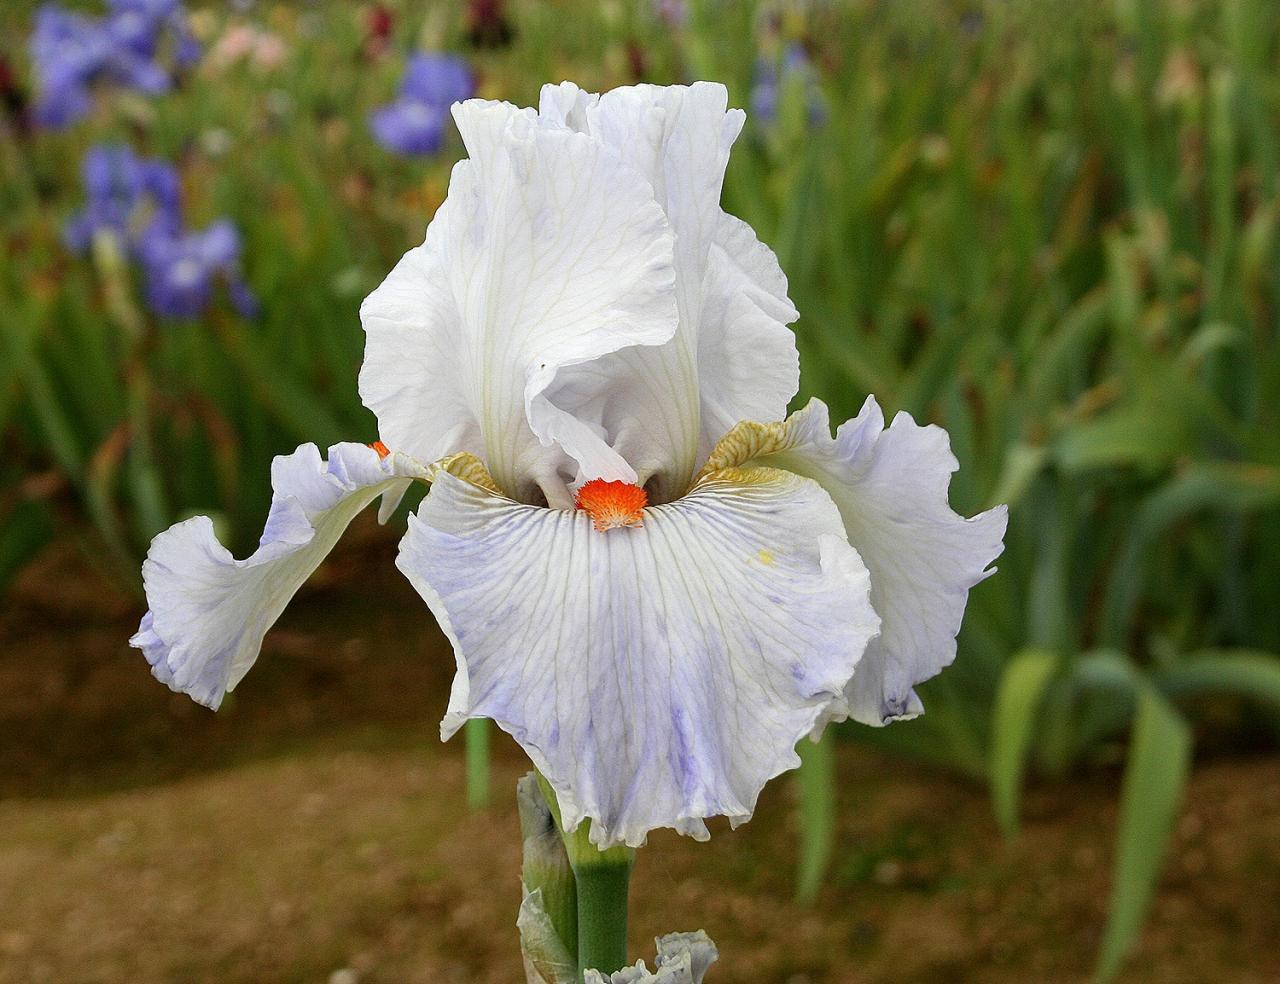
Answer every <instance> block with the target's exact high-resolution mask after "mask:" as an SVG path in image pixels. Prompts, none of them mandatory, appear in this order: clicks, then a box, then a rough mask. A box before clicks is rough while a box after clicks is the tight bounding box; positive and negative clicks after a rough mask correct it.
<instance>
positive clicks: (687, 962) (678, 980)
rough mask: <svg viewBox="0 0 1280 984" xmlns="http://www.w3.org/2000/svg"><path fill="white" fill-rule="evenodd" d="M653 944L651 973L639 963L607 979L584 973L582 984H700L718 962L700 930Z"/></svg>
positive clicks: (717, 954)
mask: <svg viewBox="0 0 1280 984" xmlns="http://www.w3.org/2000/svg"><path fill="white" fill-rule="evenodd" d="M657 944H658V961H657V966H656V967H655V969H654V971H653V973H649V968H648V967H646V966H645V963H644V961H643V960H640V961H638V962H637V963H636V964H635V965H634V966H632V967H623V968H622V969H621V970H619V971H617V972H615V973H614V974H612V975H609V976H605V975H604V974H601V973H600V972H599V971H595V970H588V971H587V972H586V976H585V978H584V980H585V984H702V979H703V978H704V977H705V976H706V973H707V969H708V968H709V967H710V966H711V965H712V964H713V963H715V962H716V960H718V959H719V958H720V952H719V951H718V950H717V949H716V945H715V944H714V943H712V942H711V939H710V937H708V936H707V934H706V933H704V932H702V931H701V930H699V931H698V932H696V933H671V934H670V935H668V936H660V937H659V938H658V940H657Z"/></svg>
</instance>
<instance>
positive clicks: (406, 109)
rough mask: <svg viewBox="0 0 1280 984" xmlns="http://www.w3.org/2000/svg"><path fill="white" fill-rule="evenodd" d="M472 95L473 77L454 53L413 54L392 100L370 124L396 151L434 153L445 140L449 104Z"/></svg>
mask: <svg viewBox="0 0 1280 984" xmlns="http://www.w3.org/2000/svg"><path fill="white" fill-rule="evenodd" d="M474 94H475V79H474V77H473V76H472V74H471V69H470V67H469V66H468V65H467V63H466V61H465V60H464V59H462V58H460V57H458V56H456V55H445V54H423V53H419V54H415V55H411V56H410V57H409V60H408V62H407V63H406V65H405V71H404V78H403V80H402V81H401V83H400V92H399V94H398V95H397V96H396V98H395V100H394V101H393V102H391V103H389V104H388V105H386V106H383V107H382V108H381V109H378V110H376V111H375V112H374V113H373V115H372V116H370V118H369V126H370V128H371V129H372V130H373V135H374V136H375V137H376V138H377V140H378V142H379V143H380V144H382V146H384V147H386V148H387V149H388V150H391V151H394V152H395V153H397V154H434V153H436V152H437V151H439V150H440V145H441V143H443V141H444V134H445V128H446V126H447V125H448V123H449V107H450V106H451V105H452V104H453V103H455V102H459V101H461V100H463V99H469V98H471V96H473V95H474Z"/></svg>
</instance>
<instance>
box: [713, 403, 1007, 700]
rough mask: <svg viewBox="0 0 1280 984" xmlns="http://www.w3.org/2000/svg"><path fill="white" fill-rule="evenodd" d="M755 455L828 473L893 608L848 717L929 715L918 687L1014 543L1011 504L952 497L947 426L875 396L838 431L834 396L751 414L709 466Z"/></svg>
mask: <svg viewBox="0 0 1280 984" xmlns="http://www.w3.org/2000/svg"><path fill="white" fill-rule="evenodd" d="M746 462H753V463H757V464H767V465H771V466H773V467H777V468H785V469H787V470H788V471H791V472H794V473H796V474H798V475H804V476H806V477H808V478H811V479H813V480H814V481H816V482H817V483H818V484H820V485H821V486H822V487H823V488H824V489H826V491H827V493H828V494H829V495H830V496H831V498H832V499H833V500H834V501H835V503H836V505H837V506H838V507H839V509H840V516H841V518H842V519H843V520H844V527H845V531H846V532H847V534H848V537H849V542H850V543H851V544H853V546H854V547H855V548H856V549H857V551H858V553H859V554H860V555H861V556H862V559H863V560H864V561H865V562H866V565H867V568H868V569H869V570H870V571H871V603H872V605H873V606H874V607H875V610H876V612H877V613H878V614H879V616H880V618H881V619H882V625H881V630H880V635H879V636H878V637H877V638H876V639H874V640H873V641H872V642H871V644H870V645H869V646H868V647H867V652H866V654H865V656H864V657H863V659H862V662H861V663H859V664H858V669H857V671H856V672H855V673H854V675H853V679H852V681H851V682H850V685H849V688H848V693H847V707H846V708H844V709H836V710H837V712H838V713H837V715H836V716H837V717H839V716H845V715H847V716H849V717H852V718H854V719H855V720H858V721H861V722H862V723H863V724H870V725H881V724H887V723H888V722H890V721H894V720H899V719H902V718H911V717H915V716H916V715H918V714H920V713H921V712H922V711H923V710H924V707H923V705H922V704H921V702H920V698H919V697H918V696H916V693H915V691H914V690H913V689H912V688H913V687H914V686H915V685H916V684H918V683H921V682H923V681H924V680H927V679H929V678H930V677H933V676H936V675H937V674H938V673H939V672H941V670H942V669H943V668H944V667H946V666H948V665H950V663H951V662H952V660H954V659H955V655H956V634H957V633H958V632H959V631H960V623H961V620H962V619H963V618H964V610H965V605H966V603H967V601H968V598H969V589H970V588H972V587H973V586H974V585H975V584H977V583H978V582H979V581H981V580H983V579H984V578H986V577H988V576H989V575H991V574H993V573H995V570H994V568H989V567H988V565H989V564H990V563H991V562H992V561H994V560H995V559H996V557H998V556H999V555H1000V552H1001V550H1003V549H1004V543H1003V540H1004V531H1005V525H1006V523H1007V520H1008V514H1007V510H1006V508H1005V507H1004V506H997V507H995V508H994V509H989V510H987V511H986V512H984V513H980V514H979V515H977V516H974V517H973V518H971V519H965V518H964V517H963V516H960V515H957V514H956V513H955V512H954V511H953V510H952V509H951V506H950V505H949V504H948V502H947V487H948V486H949V485H950V483H951V473H952V472H954V471H955V470H956V469H957V468H958V467H959V464H958V462H957V461H956V459H955V456H954V455H952V453H951V446H950V442H949V440H948V438H947V432H946V431H945V430H943V429H942V428H941V427H937V426H935V425H928V426H924V427H921V426H920V425H919V424H917V423H916V422H915V421H914V420H912V419H911V416H910V415H909V414H906V413H900V414H898V415H897V416H896V417H895V418H894V420H893V423H892V424H891V425H890V426H889V427H888V429H886V428H885V426H884V415H883V414H882V413H881V412H880V407H879V405H878V404H877V403H876V402H875V400H874V399H873V398H870V397H869V398H868V399H867V401H866V403H865V404H864V405H863V407H862V412H861V413H860V414H858V416H857V417H855V418H854V419H853V420H850V421H848V422H846V423H844V424H842V425H841V426H840V428H839V429H838V430H837V431H836V436H835V437H834V438H832V436H831V430H830V424H829V422H828V415H827V407H826V405H825V404H823V403H822V402H821V401H820V400H811V401H810V402H809V405H808V406H806V407H805V408H804V409H803V410H800V411H798V412H797V413H795V414H792V416H791V417H789V418H788V419H787V421H786V422H785V423H782V424H773V425H761V424H751V423H743V424H739V425H738V426H737V427H735V428H734V430H732V431H731V432H730V433H729V434H728V435H727V436H726V437H725V438H724V440H723V441H721V442H720V445H719V446H718V447H717V448H716V450H715V451H714V452H713V453H712V455H711V458H710V460H709V461H708V462H707V466H706V467H707V468H708V469H715V468H723V467H730V466H734V465H741V464H743V463H746Z"/></svg>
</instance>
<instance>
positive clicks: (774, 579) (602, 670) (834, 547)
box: [397, 469, 878, 846]
mask: <svg viewBox="0 0 1280 984" xmlns="http://www.w3.org/2000/svg"><path fill="white" fill-rule="evenodd" d="M397 563H398V566H399V567H400V569H401V570H402V571H404V572H405V574H406V575H407V576H408V577H409V579H410V581H411V582H412V583H413V585H414V587H415V588H417V590H418V592H419V593H420V594H421V595H422V596H423V598H424V599H426V601H427V604H428V605H429V606H430V607H431V609H432V611H433V612H434V613H435V615H436V618H437V619H438V621H439V622H440V624H441V626H442V627H443V628H444V629H445V631H446V633H447V634H448V635H449V637H450V639H451V641H452V642H453V645H454V652H455V656H456V658H457V664H458V672H457V676H456V677H455V678H454V684H453V691H452V694H451V696H450V700H449V710H448V713H447V715H446V717H445V719H444V722H443V724H442V727H441V731H442V734H443V735H444V736H445V737H448V736H449V735H451V734H453V733H454V732H455V731H456V730H457V729H458V728H459V727H461V725H462V723H463V722H464V721H465V720H466V719H468V718H473V717H489V718H492V719H493V720H495V721H496V722H497V723H498V724H499V726H501V727H502V728H503V729H504V730H506V731H508V732H510V733H511V734H512V735H513V736H514V737H515V738H516V740H517V741H518V742H520V744H521V745H522V746H523V747H524V749H525V751H526V752H528V754H529V756H530V758H531V759H532V760H533V762H534V764H535V765H536V766H537V767H538V769H539V770H541V772H542V773H543V775H545V776H546V777H547V780H548V781H549V782H550V783H551V785H552V787H553V788H554V789H555V791H556V795H557V797H558V799H559V803H560V809H561V815H562V819H563V822H564V825H565V828H566V829H573V828H574V827H576V826H577V825H578V824H579V823H580V822H581V821H582V820H583V819H584V818H590V820H591V824H592V827H591V836H592V839H593V840H594V841H595V842H596V843H597V844H600V845H602V846H605V845H609V844H614V843H627V844H631V845H633V846H634V845H638V844H640V843H643V841H644V839H645V837H646V835H647V834H648V832H649V831H650V830H653V829H655V828H658V827H673V828H675V829H676V830H678V831H680V832H682V833H685V834H689V835H691V836H694V837H698V838H705V837H706V836H707V829H706V825H705V824H704V822H703V821H704V818H706V817H711V816H726V817H728V818H729V819H730V821H731V822H732V823H734V824H735V825H736V824H738V823H741V822H743V821H745V820H747V819H748V818H749V817H750V816H751V813H752V811H753V810H754V808H755V802H756V797H757V796H758V795H759V792H760V790H761V788H762V787H763V786H764V784H765V783H766V782H767V781H768V780H769V779H771V778H772V777H773V776H776V775H777V774H779V773H780V772H783V771H785V770H787V769H790V768H794V767H795V766H796V765H797V764H798V763H799V759H798V757H797V756H796V753H795V744H796V742H797V740H798V739H800V738H801V737H803V736H804V735H806V734H808V733H809V731H810V730H811V729H812V728H813V727H814V725H815V724H816V723H817V722H818V721H819V720H820V718H821V717H822V716H823V715H824V714H825V713H826V711H827V710H828V708H829V707H830V705H831V703H832V702H833V701H836V700H839V699H840V697H841V694H842V693H843V691H844V687H845V685H846V684H847V683H848V681H849V678H850V677H851V676H852V674H853V671H854V667H855V666H856V665H857V663H858V660H859V658H860V657H861V655H862V652H863V650H864V649H865V648H866V645H867V642H868V640H869V639H870V638H871V637H872V636H873V635H874V634H875V632H876V630H877V627H878V619H877V618H876V616H875V613H874V612H873V611H872V610H871V607H870V602H869V591H870V584H869V577H868V575H867V572H866V569H865V568H864V567H863V565H862V562H861V560H860V559H859V558H858V555H857V552H856V551H854V550H853V549H852V548H851V547H850V546H849V545H848V543H847V542H846V540H845V538H844V531H843V528H842V526H841V523H840V516H839V514H838V512H837V511H836V508H835V506H834V505H833V504H832V502H831V500H830V498H829V497H828V496H827V495H826V494H825V493H824V492H823V491H822V490H821V488H819V487H818V486H817V484H815V483H813V482H810V481H808V480H806V479H802V478H798V477H796V476H794V475H789V474H787V473H786V472H781V471H777V470H775V469H754V470H752V471H749V472H745V471H729V472H723V473H720V474H718V475H716V476H712V477H710V478H708V479H706V480H704V481H703V482H702V483H701V484H700V485H699V486H698V487H697V488H695V489H694V490H693V491H692V492H691V493H690V494H688V495H687V496H685V497H684V498H682V499H680V500H678V501H676V502H673V503H669V504H667V505H659V506H654V507H650V508H649V509H647V510H645V512H644V525H643V527H641V528H638V529H631V528H620V529H615V530H610V531H608V532H604V533H600V532H597V531H596V530H594V529H593V528H592V524H591V521H590V519H589V518H588V516H587V515H586V514H585V513H583V512H574V511H568V510H556V509H545V508H538V507H534V506H526V505H521V504H518V503H515V502H512V501H511V500H509V499H507V498H505V497H503V496H501V495H497V494H494V493H491V492H488V491H485V490H484V489H482V488H480V487H478V486H476V485H472V484H470V483H468V482H465V481H463V480H461V479H458V478H454V477H453V476H452V475H441V476H440V477H439V478H438V479H437V480H436V482H435V484H434V485H433V487H432V490H431V493H430V494H429V495H428V497H427V499H426V501H425V502H424V504H423V505H422V507H421V508H420V510H419V512H418V514H417V516H416V517H413V518H411V521H410V529H409V533H408V534H407V536H406V537H405V540H404V541H403V543H402V546H401V553H400V558H399V560H398V562H397Z"/></svg>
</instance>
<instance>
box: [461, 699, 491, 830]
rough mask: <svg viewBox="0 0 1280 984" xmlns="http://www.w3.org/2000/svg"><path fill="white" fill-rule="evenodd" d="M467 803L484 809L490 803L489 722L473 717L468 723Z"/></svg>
mask: <svg viewBox="0 0 1280 984" xmlns="http://www.w3.org/2000/svg"><path fill="white" fill-rule="evenodd" d="M464 734H465V737H466V745H467V805H468V806H470V807H471V809H473V810H483V809H484V808H485V807H486V806H488V805H489V722H488V720H487V719H485V718H472V719H471V720H470V721H468V722H467V723H466V727H465V731H464Z"/></svg>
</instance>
